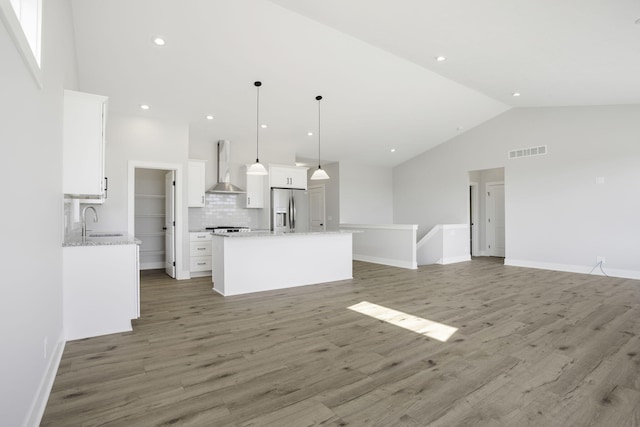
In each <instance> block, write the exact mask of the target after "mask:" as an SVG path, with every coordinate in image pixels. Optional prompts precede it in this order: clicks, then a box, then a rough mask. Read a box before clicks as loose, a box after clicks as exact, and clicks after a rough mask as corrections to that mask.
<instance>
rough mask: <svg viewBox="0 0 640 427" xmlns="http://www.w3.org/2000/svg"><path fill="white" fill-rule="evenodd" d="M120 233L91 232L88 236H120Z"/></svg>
mask: <svg viewBox="0 0 640 427" xmlns="http://www.w3.org/2000/svg"><path fill="white" fill-rule="evenodd" d="M120 236H123V234H122V233H91V234H89V237H120Z"/></svg>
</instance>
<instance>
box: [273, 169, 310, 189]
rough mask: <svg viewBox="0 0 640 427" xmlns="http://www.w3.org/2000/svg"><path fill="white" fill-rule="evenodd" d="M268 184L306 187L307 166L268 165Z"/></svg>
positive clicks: (280, 186) (278, 186)
mask: <svg viewBox="0 0 640 427" xmlns="http://www.w3.org/2000/svg"><path fill="white" fill-rule="evenodd" d="M269 186H270V187H272V188H273V187H276V188H298V189H302V190H306V189H307V168H302V167H298V166H281V165H270V166H269Z"/></svg>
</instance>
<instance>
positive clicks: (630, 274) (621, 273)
mask: <svg viewBox="0 0 640 427" xmlns="http://www.w3.org/2000/svg"><path fill="white" fill-rule="evenodd" d="M504 265H508V266H511V267H526V268H538V269H541V270H553V271H565V272H568V273H581V274H589V272H590V271H591V270H593V266H588V265H574V264H556V263H552V262H538V261H527V260H521V259H510V258H509V259H507V258H505V260H504ZM603 268H604V271H605V272H606V273H607V275H609V276H611V277H619V278H624V279H640V271H638V270H619V269H612V268H608V267H607V266H606V265H605V266H604V267H603ZM591 274H592V275H594V276H603V274H602V272H601V271H600V269H599V268H596V269H595V270H593V272H592V273H591Z"/></svg>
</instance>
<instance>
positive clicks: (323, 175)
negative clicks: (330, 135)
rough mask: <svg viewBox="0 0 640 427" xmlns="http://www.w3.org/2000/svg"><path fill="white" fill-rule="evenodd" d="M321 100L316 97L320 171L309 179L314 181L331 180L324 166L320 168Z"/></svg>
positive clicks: (317, 170)
mask: <svg viewBox="0 0 640 427" xmlns="http://www.w3.org/2000/svg"><path fill="white" fill-rule="evenodd" d="M321 99H322V97H321V96H320V95H318V96H316V101H318V169H316V170H315V172H314V173H313V175H311V178H309V179H313V180H316V179H329V175H327V172H325V170H324V169H322V166H320V100H321Z"/></svg>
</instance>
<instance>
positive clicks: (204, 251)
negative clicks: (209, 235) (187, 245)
mask: <svg viewBox="0 0 640 427" xmlns="http://www.w3.org/2000/svg"><path fill="white" fill-rule="evenodd" d="M189 255H191V256H203V255H208V256H211V241H208V242H191V252H189Z"/></svg>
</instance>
